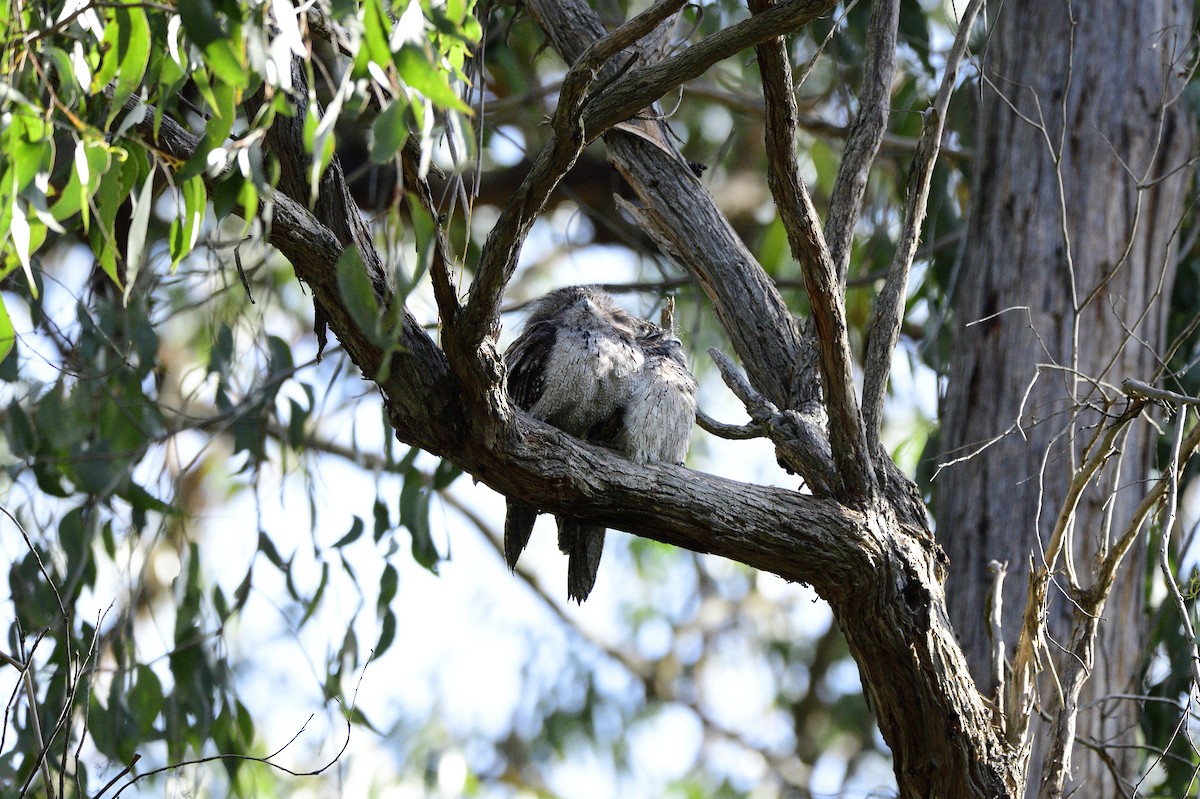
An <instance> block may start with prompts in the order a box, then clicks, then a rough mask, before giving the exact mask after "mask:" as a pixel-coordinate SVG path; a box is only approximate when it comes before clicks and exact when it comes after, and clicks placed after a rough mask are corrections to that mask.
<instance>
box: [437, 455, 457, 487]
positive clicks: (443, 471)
mask: <svg viewBox="0 0 1200 799" xmlns="http://www.w3.org/2000/svg"><path fill="white" fill-rule="evenodd" d="M461 474H462V469H460V468H458V467H457V466H455V465H454V464H453V463H451V462H450V461H446V460H443V461H439V462H438V465H437V468H436V469H434V470H433V490H434V491H442V490H444V489H446V488H449V487H450V484H451V483H453V482H454V481H455V480H457V479H458V476H459V475H461Z"/></svg>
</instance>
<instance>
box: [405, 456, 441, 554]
mask: <svg viewBox="0 0 1200 799" xmlns="http://www.w3.org/2000/svg"><path fill="white" fill-rule="evenodd" d="M429 501H430V492H429V489H428V488H426V486H425V485H424V481H423V480H422V479H419V478H418V477H416V476H415V475H413V474H410V475H409V476H406V477H405V479H404V487H403V488H401V489H400V523H401V524H402V525H404V527H405V528H406V529H407V530H408V531H409V533H411V534H412V554H413V558H414V559H415V560H416V561H417V563H419V564H421V565H422V566H424V567H425V568H426V569H429V571H431V572H433V573H434V574H437V563H438V560H439V557H438V551H437V547H435V546H434V544H433V537H432V535H431V531H430V528H429Z"/></svg>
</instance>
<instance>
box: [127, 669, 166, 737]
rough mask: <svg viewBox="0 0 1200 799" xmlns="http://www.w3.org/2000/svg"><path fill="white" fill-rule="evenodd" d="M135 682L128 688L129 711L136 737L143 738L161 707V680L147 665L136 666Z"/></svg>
mask: <svg viewBox="0 0 1200 799" xmlns="http://www.w3.org/2000/svg"><path fill="white" fill-rule="evenodd" d="M135 673H136V675H137V677H136V682H134V684H133V688H131V689H130V690H129V693H128V702H129V713H130V715H131V716H132V721H133V724H134V725H135V726H136V727H137V731H138V733H137V734H138V739H139V740H140V739H144V738H145V737H146V736H147V735H149V734H150V731H151V730H153V729H154V722H155V720H156V719H157V718H158V714H159V713H160V712H161V710H162V707H163V690H162V682H161V681H159V679H158V675H156V674H155V673H154V671H153V670H152V669H151V668H150V667H149V666H145V665H142V666H138V667H137V671H136V672H135Z"/></svg>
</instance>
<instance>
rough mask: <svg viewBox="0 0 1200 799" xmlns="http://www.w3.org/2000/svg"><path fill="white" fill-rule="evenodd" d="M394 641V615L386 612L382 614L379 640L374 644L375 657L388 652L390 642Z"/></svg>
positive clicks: (389, 611)
mask: <svg viewBox="0 0 1200 799" xmlns="http://www.w3.org/2000/svg"><path fill="white" fill-rule="evenodd" d="M395 640H396V614H395V613H393V612H392V611H391V610H388V611H387V612H386V613H384V614H383V624H382V628H381V629H380V631H379V640H378V641H376V642H375V655H374V656H375V657H379V656H380V655H382V654H383V653H384V652H386V651H387V650H388V647H390V646H391V645H392V642H393V641H395Z"/></svg>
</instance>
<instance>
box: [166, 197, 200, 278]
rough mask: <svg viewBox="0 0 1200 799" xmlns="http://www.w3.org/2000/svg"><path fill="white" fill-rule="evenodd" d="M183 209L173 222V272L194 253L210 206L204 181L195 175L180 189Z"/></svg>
mask: <svg viewBox="0 0 1200 799" xmlns="http://www.w3.org/2000/svg"><path fill="white" fill-rule="evenodd" d="M179 196H180V198H181V199H182V201H183V208H182V210H181V212H180V214H179V216H178V217H176V218H175V219H173V220H172V221H171V271H174V270H175V268H176V267H177V266H179V262H180V261H181V260H183V258H184V256H186V255H187V254H188V253H190V252H191V251H192V248H193V247H195V246H196V242H197V240H199V238H200V226H201V223H203V221H204V211H205V207H206V206H207V204H208V192H207V191H206V190H205V188H204V179H203V178H201V177H200V176H199V175H193V176H192V177H190V178H188V179H187V180H185V181H183V184H182V185H181V186H180V187H179Z"/></svg>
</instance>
